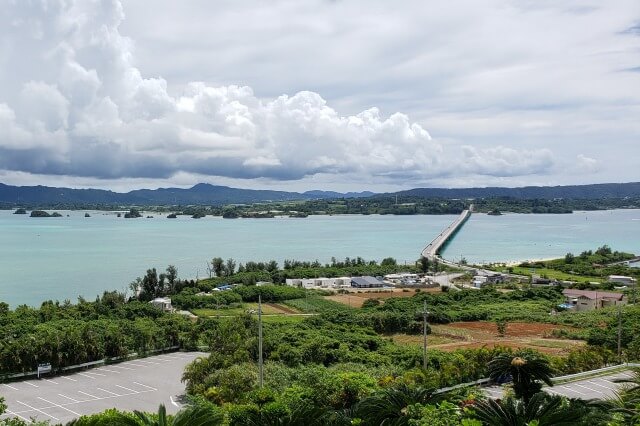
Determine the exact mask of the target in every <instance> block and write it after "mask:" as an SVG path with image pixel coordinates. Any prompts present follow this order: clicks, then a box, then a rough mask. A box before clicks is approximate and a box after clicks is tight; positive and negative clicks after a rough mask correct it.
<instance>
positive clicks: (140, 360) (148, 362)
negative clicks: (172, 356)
mask: <svg viewBox="0 0 640 426" xmlns="http://www.w3.org/2000/svg"><path fill="white" fill-rule="evenodd" d="M136 362H142V363H145V364H151V365H160V363H159V362H153V361H144V360H142V359H137V360H136Z"/></svg>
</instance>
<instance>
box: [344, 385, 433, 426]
mask: <svg viewBox="0 0 640 426" xmlns="http://www.w3.org/2000/svg"><path fill="white" fill-rule="evenodd" d="M436 398H437V396H436V395H435V394H434V392H433V389H427V388H422V387H417V388H414V387H410V386H408V385H406V384H401V385H399V386H396V387H392V388H388V389H384V390H382V391H380V392H376V393H375V394H373V395H371V396H368V397H366V398H364V399H363V400H361V401H360V402H359V403H358V405H357V407H356V409H355V411H356V414H357V417H359V418H360V419H362V420H363V421H364V424H371V425H383V424H393V425H397V426H403V425H407V424H408V423H409V417H408V416H407V407H409V406H410V405H413V404H427V403H433V402H435V401H436Z"/></svg>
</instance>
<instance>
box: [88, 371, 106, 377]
mask: <svg viewBox="0 0 640 426" xmlns="http://www.w3.org/2000/svg"><path fill="white" fill-rule="evenodd" d="M85 374H92V375H94V376H102V377H107V375H106V374H100V373H94V372H92V371H85Z"/></svg>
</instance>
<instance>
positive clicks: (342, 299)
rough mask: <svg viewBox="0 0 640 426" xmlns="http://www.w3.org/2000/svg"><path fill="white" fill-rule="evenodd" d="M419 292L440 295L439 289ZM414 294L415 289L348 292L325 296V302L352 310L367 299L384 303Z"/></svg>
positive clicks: (359, 306)
mask: <svg viewBox="0 0 640 426" xmlns="http://www.w3.org/2000/svg"><path fill="white" fill-rule="evenodd" d="M420 291H421V292H426V293H440V292H441V290H440V288H439V287H435V288H421V289H420ZM415 294H416V291H415V289H400V288H396V289H393V290H384V291H362V292H350V293H348V294H336V295H333V296H325V297H324V298H325V299H326V300H332V301H334V302H338V303H342V304H343V305H347V306H351V307H352V308H361V307H362V304H363V303H364V302H365V301H367V300H368V299H379V300H380V301H382V302H384V300H385V299H390V298H392V297H412V296H414V295H415Z"/></svg>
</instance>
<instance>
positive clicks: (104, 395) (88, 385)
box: [0, 352, 207, 424]
mask: <svg viewBox="0 0 640 426" xmlns="http://www.w3.org/2000/svg"><path fill="white" fill-rule="evenodd" d="M206 355H207V354H205V353H203V352H172V353H167V354H162V355H156V356H151V357H147V358H139V359H132V360H130V361H125V362H121V363H118V364H109V365H105V366H103V367H97V368H92V369H87V370H82V371H79V372H77V373H72V374H68V375H61V376H45V377H43V378H41V379H31V380H23V381H16V382H8V383H3V384H0V396H3V397H4V398H5V400H6V401H5V402H6V404H7V407H8V409H7V411H6V413H5V414H4V415H3V416H0V419H4V418H11V417H18V418H20V419H22V420H25V421H28V420H29V419H31V418H33V419H37V420H41V421H44V420H48V421H49V422H51V423H52V424H58V423H62V424H64V423H66V422H68V421H70V420H73V419H75V418H78V417H80V416H81V415H84V414H93V413H98V412H101V411H104V410H106V409H108V408H117V409H118V410H121V411H133V410H140V411H149V412H157V410H158V406H159V405H160V404H164V405H165V406H166V408H167V412H169V413H175V412H177V411H178V410H179V408H180V403H179V402H178V400H179V397H180V395H182V394H183V393H184V383H182V382H181V381H180V380H181V378H182V372H183V370H184V367H185V366H186V365H187V364H188V363H190V362H191V361H193V360H194V359H195V358H197V357H199V356H206Z"/></svg>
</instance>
